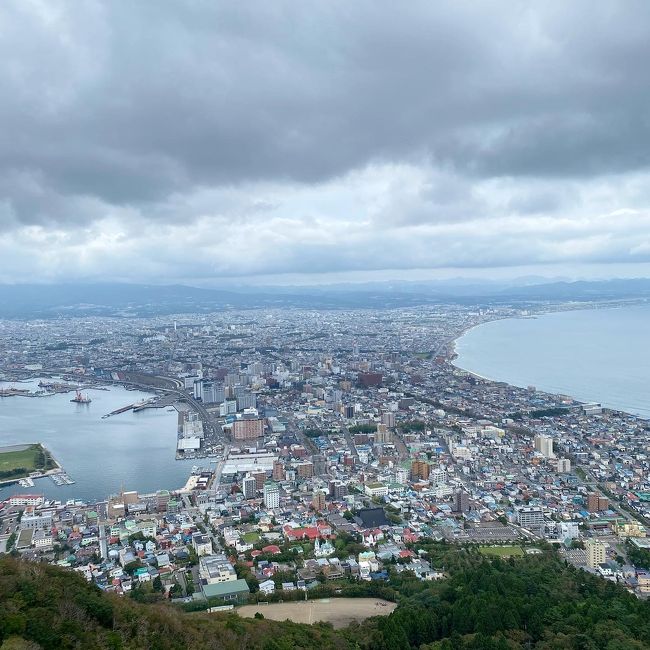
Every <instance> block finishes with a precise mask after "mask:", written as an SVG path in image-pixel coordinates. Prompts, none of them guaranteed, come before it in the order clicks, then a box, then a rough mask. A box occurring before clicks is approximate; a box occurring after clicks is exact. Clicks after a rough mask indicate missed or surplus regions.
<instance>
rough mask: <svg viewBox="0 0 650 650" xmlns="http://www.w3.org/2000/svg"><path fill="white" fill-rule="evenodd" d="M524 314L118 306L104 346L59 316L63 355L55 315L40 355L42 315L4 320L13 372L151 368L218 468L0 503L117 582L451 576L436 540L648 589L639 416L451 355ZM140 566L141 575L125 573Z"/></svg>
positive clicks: (34, 535) (184, 586) (36, 551)
mask: <svg viewBox="0 0 650 650" xmlns="http://www.w3.org/2000/svg"><path fill="white" fill-rule="evenodd" d="M518 314H521V311H520V310H518V309H517V308H515V307H498V308H490V309H477V308H467V307H443V306H441V307H425V308H417V309H415V308H414V309H399V310H393V311H390V312H379V311H369V310H364V311H336V312H323V311H321V312H314V311H300V310H293V311H288V312H287V311H273V310H265V311H248V312H241V313H238V312H228V313H225V314H207V315H196V316H183V317H179V318H178V320H177V321H176V323H170V321H169V319H167V318H164V319H163V318H152V319H123V320H119V321H118V320H113V319H108V320H107V322H106V323H104V325H105V326H106V327H107V328H110V331H111V332H112V337H113V338H114V340H112V341H111V345H110V346H106V345H102V344H101V343H93V340H94V338H93V337H92V336H91V335H92V333H93V332H96V331H97V324H96V323H95V322H94V320H93V319H88V320H87V321H81V322H79V323H78V327H77V328H74V327H71V325H70V323H69V322H68V323H67V326H66V331H67V333H66V335H65V340H66V341H67V347H66V348H65V349H61V348H58V347H57V346H56V345H53V344H52V343H54V344H56V342H57V340H59V339H61V340H63V334H62V332H60V331H59V330H58V329H57V328H59V327H60V325H59V324H58V323H51V324H50V323H42V324H41V325H40V327H41V328H42V330H43V332H45V331H47V332H48V333H49V334H48V338H47V340H48V341H49V344H48V349H47V351H44V350H43V345H42V343H43V342H44V341H45V340H46V339H45V338H44V337H43V338H39V337H34V336H33V335H34V333H35V332H36V331H37V330H35V329H34V328H35V326H34V325H33V324H28V325H25V327H27V330H20V329H19V328H18V327H17V326H15V325H14V324H11V325H9V326H8V328H9V331H10V336H9V337H8V338H7V337H5V338H6V339H7V340H9V341H13V343H7V342H6V341H5V342H3V343H0V346H4V350H3V349H0V353H5V358H6V359H7V362H6V365H5V366H3V371H4V372H5V373H10V374H12V376H20V374H21V373H29V372H31V373H32V374H33V373H34V372H35V371H36V370H35V366H38V365H40V366H42V367H43V368H49V369H51V370H54V369H58V370H60V371H62V372H63V374H64V376H66V377H68V378H70V379H74V380H78V379H79V378H80V377H85V378H86V379H87V380H88V381H93V382H101V381H102V380H103V379H104V380H105V379H107V378H108V377H110V378H111V380H128V381H132V382H141V383H146V382H147V381H149V379H147V378H150V381H151V384H150V385H151V386H152V387H155V388H156V390H158V391H159V393H160V395H161V397H165V398H167V399H168V398H170V396H175V399H176V400H177V401H176V407H177V410H178V411H179V447H178V453H179V454H180V455H181V456H182V457H187V456H189V457H196V458H200V457H202V456H209V457H211V458H214V460H215V461H216V462H215V463H214V466H213V467H211V469H209V470H206V472H204V473H203V475H202V474H201V472H198V473H197V475H196V480H193V481H191V482H188V485H187V486H186V489H185V490H184V491H181V492H179V493H169V492H166V493H165V492H161V493H159V494H158V495H148V496H147V497H146V498H141V497H140V496H138V495H137V494H136V495H135V496H133V495H134V494H135V493H125V494H124V493H123V494H122V495H120V498H118V499H109V500H108V501H107V502H106V503H105V504H88V505H86V504H76V505H74V504H73V505H72V506H71V505H69V504H63V505H62V504H52V503H31V502H30V503H28V502H25V503H23V504H16V503H11V500H9V501H7V502H6V505H5V508H4V510H3V511H2V512H0V517H7V516H8V515H9V513H11V512H15V511H16V510H17V509H20V508H22V510H23V515H22V519H21V521H20V534H19V536H18V539H17V540H16V543H15V548H16V549H17V550H18V551H19V552H22V553H24V554H26V555H39V556H45V557H48V558H51V559H52V560H53V561H57V562H67V563H68V564H69V565H70V566H73V567H74V568H77V569H79V570H83V571H84V572H85V573H86V574H87V575H89V576H90V578H91V579H93V580H95V581H96V582H97V583H98V584H99V585H100V586H102V588H108V589H113V588H114V589H115V590H117V591H120V590H121V591H127V590H128V585H129V584H131V585H132V584H133V580H134V579H137V580H140V579H142V581H147V580H153V579H155V578H157V577H160V579H161V581H162V583H163V588H164V589H165V590H166V591H168V592H169V593H170V594H171V590H172V588H173V590H174V596H176V595H177V594H178V593H182V596H183V597H200V596H201V595H202V597H205V598H213V597H217V598H222V599H224V600H228V599H235V600H237V599H241V598H243V596H244V595H245V594H246V589H248V591H249V592H250V591H251V590H252V591H254V592H257V591H258V590H259V591H260V592H262V593H263V594H266V595H268V594H271V593H275V592H276V591H280V590H285V591H292V590H309V589H310V588H312V587H314V586H316V585H317V584H320V583H322V582H323V581H328V580H348V579H354V580H362V581H363V580H386V579H389V577H390V574H391V572H393V571H400V570H410V571H412V572H413V573H414V575H415V576H417V577H418V578H419V579H423V580H430V579H438V578H440V577H442V576H443V573H442V568H441V567H436V566H432V565H431V564H430V563H429V561H428V558H427V556H426V553H424V552H420V551H421V550H422V549H419V548H418V542H419V541H420V540H423V539H426V540H438V541H445V542H447V543H451V544H475V545H494V544H509V545H521V546H522V547H523V548H534V547H535V545H536V544H539V543H540V542H541V541H542V540H544V541H546V542H549V543H552V544H555V545H556V546H557V547H558V548H559V549H561V552H562V553H563V554H564V555H565V556H566V558H567V559H568V560H569V561H571V562H573V563H574V564H576V565H577V566H581V567H583V568H584V569H585V570H589V571H593V572H595V573H598V574H599V575H602V576H603V577H604V578H608V579H614V580H618V581H621V582H623V583H624V584H626V585H627V586H628V587H629V588H630V589H631V590H633V591H635V592H636V593H637V594H640V595H644V594H646V593H647V583H646V582H645V580H646V578H645V570H644V567H634V566H633V565H632V564H631V563H630V562H629V561H628V558H627V549H629V545H630V544H634V545H637V546H639V547H640V548H641V547H643V548H645V547H646V545H647V544H646V542H645V540H646V523H648V522H649V520H650V479H649V476H650V472H649V470H650V461H649V455H648V454H649V452H650V450H649V444H650V443H649V442H648V438H647V422H646V421H644V420H642V419H641V418H638V417H634V416H632V415H628V414H624V413H620V412H613V411H608V410H605V409H602V408H601V407H600V406H599V405H595V404H582V403H579V402H576V401H575V400H573V399H572V398H570V397H567V396H562V395H550V394H547V393H544V392H541V391H538V390H536V389H535V387H532V386H531V387H528V388H524V389H522V388H517V387H514V386H510V385H507V384H503V383H498V382H492V381H488V380H485V379H482V378H480V377H476V376H473V375H471V374H469V373H467V372H465V371H463V370H461V369H459V368H456V367H455V366H454V365H453V363H452V361H453V356H454V353H453V340H454V339H455V338H456V337H457V336H458V335H459V334H460V333H462V331H464V330H465V329H467V328H468V327H470V326H472V325H475V324H478V323H480V322H484V321H487V320H490V319H494V318H497V317H504V316H512V315H518ZM70 331H72V332H73V333H74V334H73V335H71V334H70ZM38 332H39V335H40V334H42V332H41V330H38ZM12 337H13V338H12ZM109 347H110V351H109ZM116 378H117V379H116ZM151 378H155V381H154V379H151ZM164 382H169V383H168V384H165V383H164ZM170 386H171V388H170ZM12 399H19V398H12ZM167 487H174V486H167ZM165 495H166V496H165ZM3 513H4V514H3ZM143 526H144V527H145V530H143V529H142V527H143ZM134 530H135V533H134V532H132V531H134ZM25 531H32V532H25ZM137 533H141V534H142V535H141V536H142V537H144V538H146V540H145V541H143V540H140V539H136V538H135V537H134V535H136V534H137ZM145 533H146V534H145ZM30 535H31V537H30ZM206 536H207V537H206ZM199 539H201V540H202V541H196V542H195V540H199ZM206 539H207V541H206ZM82 542H83V543H82ZM136 542H138V545H137V546H136V545H135V543H136ZM140 547H142V548H140ZM61 548H65V549H66V550H67V549H68V548H69V549H71V552H70V554H69V556H68V557H66V558H62V557H61V552H60V549H61ZM116 553H117V555H116ZM179 553H180V556H179V555H178V554H179ZM185 554H187V556H185ZM194 555H196V556H197V557H198V559H196V558H194ZM190 556H191V558H192V564H191V565H190V568H189V569H188V562H185V560H186V559H187V558H189V557H190ZM72 558H73V559H72ZM91 559H92V560H93V561H92V562H91V561H90V560H91ZM123 560H128V561H126V562H123ZM194 560H196V561H194ZM133 562H137V563H138V566H137V573H134V572H124V566H125V564H126V565H131V567H130V568H131V569H133V568H134V566H135V565H133V564H132V563H133ZM120 570H122V572H123V573H121V574H120ZM188 573H189V574H191V575H192V576H193V577H192V579H191V580H190V581H189V582H190V586H189V587H188V580H187V578H186V576H187V575H188ZM147 576H149V577H147ZM109 578H110V579H109ZM242 581H243V582H242ZM230 583H232V584H230ZM125 585H126V586H125ZM175 585H178V588H177V587H175ZM224 585H226V586H224ZM244 585H247V586H246V587H244ZM229 589H231V590H233V591H232V592H231V591H228V590H229ZM238 590H239V591H238ZM196 594H199V596H196Z"/></svg>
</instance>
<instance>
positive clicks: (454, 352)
mask: <svg viewBox="0 0 650 650" xmlns="http://www.w3.org/2000/svg"><path fill="white" fill-rule="evenodd" d="M626 306H627V305H612V306H611V307H605V309H611V310H615V309H621V308H622V307H626ZM629 306H630V307H632V306H636V305H629ZM601 309H603V305H594V306H593V307H590V308H582V309H577V310H562V309H558V310H557V311H556V310H553V311H545V312H543V313H541V314H540V313H537V314H531V315H530V316H503V317H496V318H494V319H490V320H486V321H483V322H480V323H476V324H473V325H470V326H468V327H466V328H464V329H463V330H462V331H461V332H460V333H459V335H458V336H457V337H455V338H454V339H453V341H450V347H449V348H448V353H447V360H448V362H449V364H450V365H452V366H453V367H454V368H455V369H456V370H459V371H460V372H463V373H466V374H467V375H470V376H472V377H475V378H477V379H481V380H483V381H488V382H493V383H501V384H507V385H509V386H511V387H512V388H514V389H518V390H525V388H526V386H524V385H523V383H522V382H520V383H514V382H512V381H511V380H508V379H498V378H496V377H491V376H489V374H491V373H487V374H481V373H479V372H476V371H475V370H470V369H468V368H464V367H463V366H461V365H460V364H459V363H458V360H459V358H460V354H459V352H458V343H459V342H460V341H461V339H463V338H464V337H465V336H467V335H468V334H469V333H470V332H472V331H473V330H477V329H478V328H480V327H482V326H484V325H489V324H491V323H496V322H498V321H518V320H539V319H540V317H541V316H547V315H556V314H562V313H567V312H573V311H599V310H601ZM542 383H543V382H542ZM527 385H533V386H535V388H536V390H537V391H539V392H541V393H545V394H546V395H552V396H554V397H557V398H567V397H568V398H570V399H572V400H573V401H574V402H576V403H578V404H589V403H599V404H602V407H603V409H604V410H607V411H610V412H616V413H623V414H625V415H628V416H632V417H635V418H639V419H641V420H646V421H650V411H649V412H648V414H645V413H641V412H638V411H635V410H634V407H629V408H623V407H620V406H616V405H614V404H611V405H610V404H609V403H608V401H607V399H606V398H604V397H594V398H588V397H576V396H575V394H574V392H573V391H572V390H571V389H567V390H566V391H562V390H557V389H547V388H545V387H544V386H543V385H542V384H540V383H539V382H538V381H535V380H532V379H531V381H530V382H528V383H527ZM637 408H639V409H642V410H648V409H647V408H644V407H637Z"/></svg>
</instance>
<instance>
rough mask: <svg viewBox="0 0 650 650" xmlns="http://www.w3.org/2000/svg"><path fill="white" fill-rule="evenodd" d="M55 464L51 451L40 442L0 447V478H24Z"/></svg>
mask: <svg viewBox="0 0 650 650" xmlns="http://www.w3.org/2000/svg"><path fill="white" fill-rule="evenodd" d="M48 461H49V462H48ZM46 465H47V467H46ZM53 466H54V465H53V463H52V461H51V460H50V456H49V453H48V452H46V451H45V450H44V449H43V447H42V446H41V445H39V444H35V445H14V446H12V447H2V448H0V480H2V479H8V478H12V479H13V478H22V477H23V476H28V475H29V473H30V472H35V471H37V470H43V469H50V468H51V467H53Z"/></svg>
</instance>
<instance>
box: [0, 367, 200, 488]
mask: <svg viewBox="0 0 650 650" xmlns="http://www.w3.org/2000/svg"><path fill="white" fill-rule="evenodd" d="M37 384H38V379H36V380H34V381H33V382H29V383H13V384H6V383H0V387H7V386H16V387H17V388H30V389H31V390H38V388H37ZM83 392H84V394H86V392H87V393H88V395H89V396H90V397H91V398H92V403H91V404H88V405H82V404H74V403H71V402H70V399H71V398H72V397H73V396H74V393H65V394H60V395H53V396H51V397H4V398H0V446H1V445H8V444H19V443H25V442H42V443H43V444H44V445H45V446H46V447H47V448H48V449H49V450H50V451H51V452H52V454H53V455H54V457H55V458H56V459H57V460H58V461H59V463H61V465H62V466H63V468H64V469H65V470H66V472H67V473H68V474H69V476H70V478H72V479H73V480H74V481H76V483H75V484H74V485H68V486H61V487H58V486H56V485H54V483H53V482H52V480H51V479H49V478H43V479H39V480H37V481H36V486H35V487H34V488H24V487H20V486H19V485H12V486H9V487H5V488H1V489H0V500H1V499H3V498H5V497H6V495H8V494H13V493H16V492H37V493H42V494H45V495H46V496H48V497H50V498H54V499H60V500H61V501H65V500H67V499H73V498H76V499H85V500H95V499H104V498H106V497H107V496H108V495H109V494H112V493H116V492H119V490H120V488H121V486H122V485H124V488H125V489H127V490H138V491H139V492H141V493H146V492H153V491H155V490H157V489H161V488H165V489H175V488H179V487H182V486H183V485H184V484H185V482H186V480H187V477H188V475H189V472H190V470H191V468H192V464H193V463H192V462H191V461H176V460H175V458H174V454H175V448H176V426H177V414H176V411H174V412H168V411H167V410H166V409H147V410H144V411H141V412H139V413H133V412H132V411H128V412H126V413H122V414H120V415H116V416H113V417H110V418H106V419H105V420H102V415H104V414H106V413H109V412H110V411H113V410H115V409H117V408H120V407H122V406H126V405H127V404H133V403H134V402H138V401H140V400H142V399H144V398H147V397H151V395H150V394H147V393H142V392H139V391H130V390H129V391H127V390H126V389H124V388H122V387H111V388H110V390H107V391H105V390H89V391H85V390H84V391H83Z"/></svg>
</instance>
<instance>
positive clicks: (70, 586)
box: [0, 552, 650, 650]
mask: <svg viewBox="0 0 650 650" xmlns="http://www.w3.org/2000/svg"><path fill="white" fill-rule="evenodd" d="M461 553H462V552H461ZM398 588H400V585H398ZM400 591H401V596H400V604H399V607H398V608H397V610H396V611H395V612H394V613H393V614H392V615H390V616H387V617H380V618H375V619H370V620H368V621H366V622H365V623H363V624H361V625H353V626H351V627H349V628H347V629H345V630H333V629H332V628H331V627H330V626H329V625H325V624H317V625H314V626H307V625H299V624H295V623H291V622H285V623H276V622H272V621H269V620H252V619H241V618H239V617H238V616H237V615H236V614H234V613H229V614H218V615H214V614H213V615H210V614H188V613H185V612H183V611H181V610H179V609H176V608H174V607H172V606H170V605H165V604H158V605H143V604H139V603H136V602H133V601H132V600H131V599H129V598H117V597H113V596H110V595H106V594H102V593H101V592H100V591H99V590H97V589H96V588H95V587H93V586H91V585H90V584H88V583H87V582H86V581H85V580H84V579H83V578H81V577H80V576H78V575H75V574H74V573H72V572H69V571H64V570H61V569H57V568H55V567H52V566H46V565H43V564H29V563H24V562H21V561H19V560H16V559H14V558H10V557H4V558H2V559H0V639H1V640H2V642H3V643H2V646H1V648H2V650H10V649H13V650H21V649H22V650H27V649H29V650H38V649H39V648H43V649H46V650H50V649H52V650H54V649H58V648H84V649H93V648H109V649H115V650H118V649H138V650H146V649H151V650H175V649H178V650H180V649H184V648H194V649H196V650H201V649H203V648H206V649H208V648H215V649H217V648H219V649H221V648H223V649H229V648H233V649H234V648H237V649H241V648H259V649H262V650H284V649H285V648H286V649H290V648H318V649H319V650H325V649H328V648H341V649H343V648H351V649H354V648H357V649H359V650H370V649H374V648H377V649H379V650H382V649H385V650H394V649H396V648H420V649H421V650H434V649H436V650H451V649H454V650H465V649H467V650H470V649H472V650H507V649H513V650H514V649H516V648H536V649H538V650H551V649H557V650H560V649H566V648H568V649H576V650H578V649H580V650H591V649H594V650H600V649H602V650H635V649H642V648H650V604H649V603H648V602H647V601H640V600H638V599H637V598H635V597H634V596H632V595H631V594H628V593H627V592H626V591H625V590H624V589H622V588H621V587H618V586H617V585H614V584H612V583H610V582H607V581H604V580H601V579H599V578H596V577H593V576H590V575H588V574H586V573H584V572H582V571H578V570H576V569H572V568H569V567H566V566H565V565H564V564H563V563H562V562H561V561H560V560H559V559H558V558H557V557H556V556H554V555H553V554H551V553H549V554H548V555H545V556H542V557H524V558H520V559H512V560H501V559H498V558H496V559H492V560H489V559H484V558H481V557H480V556H478V554H474V555H473V554H467V555H466V559H465V561H463V562H459V563H458V565H457V567H456V568H454V569H453V570H452V575H451V577H450V578H449V579H448V580H446V581H443V582H440V583H426V584H425V583H420V582H418V581H414V580H409V579H408V577H405V578H404V579H403V581H402V585H401V588H400Z"/></svg>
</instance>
